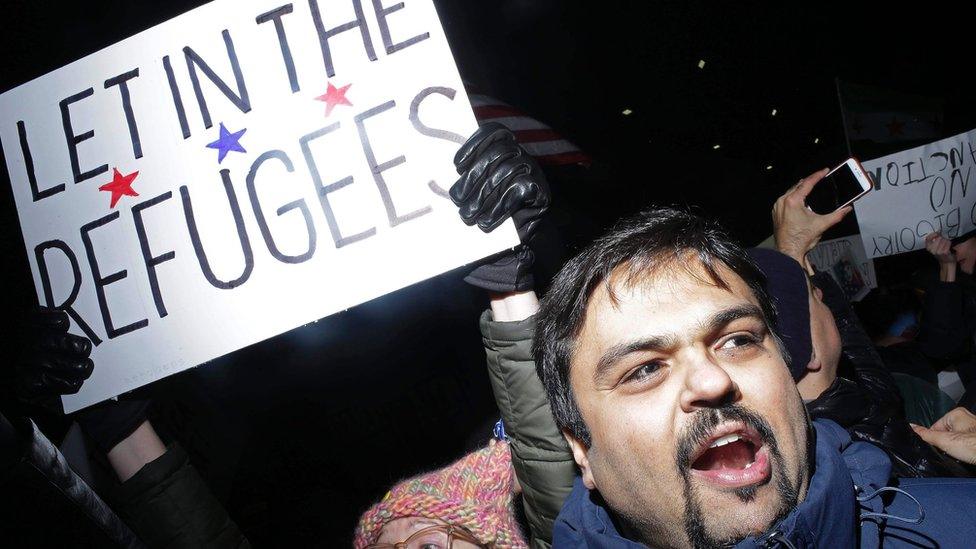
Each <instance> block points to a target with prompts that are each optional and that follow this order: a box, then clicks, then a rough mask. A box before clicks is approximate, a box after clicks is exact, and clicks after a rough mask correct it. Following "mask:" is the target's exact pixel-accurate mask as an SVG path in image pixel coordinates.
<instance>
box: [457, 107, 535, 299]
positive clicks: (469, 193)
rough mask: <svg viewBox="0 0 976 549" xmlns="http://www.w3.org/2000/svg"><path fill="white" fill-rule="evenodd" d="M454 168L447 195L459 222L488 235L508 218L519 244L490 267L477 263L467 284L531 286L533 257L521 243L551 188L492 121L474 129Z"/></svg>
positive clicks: (510, 288) (508, 288)
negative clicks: (454, 180)
mask: <svg viewBox="0 0 976 549" xmlns="http://www.w3.org/2000/svg"><path fill="white" fill-rule="evenodd" d="M454 165H455V166H456V167H457V170H458V174H460V175H461V177H460V178H459V179H458V180H457V182H456V183H455V184H454V185H453V186H452V187H451V190H450V196H451V200H452V201H453V202H454V204H455V205H457V206H458V210H459V212H458V213H459V214H460V215H461V220H462V221H464V223H465V224H467V225H469V226H470V225H474V224H477V225H478V228H480V229H481V230H482V231H484V232H486V233H487V232H491V231H492V230H494V229H495V228H496V227H498V226H499V225H501V224H502V222H504V221H505V220H506V219H508V218H509V217H511V218H512V220H513V221H514V222H515V229H516V230H517V231H518V235H519V238H520V239H521V240H522V244H523V245H522V246H520V247H518V248H516V249H515V250H514V251H513V252H507V253H505V254H504V255H503V256H501V257H499V258H497V259H496V261H495V262H494V263H489V264H485V265H481V266H480V267H478V268H476V269H475V270H474V271H472V272H471V274H469V275H468V276H467V277H465V279H464V280H465V282H468V283H469V284H472V285H474V286H477V287H479V288H484V289H486V290H489V291H492V292H502V293H504V292H515V291H524V290H528V289H530V288H532V285H533V279H532V273H531V267H532V263H533V261H534V259H535V257H534V256H533V254H532V251H531V250H530V249H529V248H528V247H527V246H526V245H525V244H527V243H528V242H529V240H531V238H532V235H533V234H534V233H535V231H536V229H537V227H538V224H539V220H540V219H541V218H542V215H543V214H544V213H545V212H546V210H547V209H548V208H549V201H550V195H549V185H548V184H547V183H546V178H545V175H543V173H542V169H541V168H539V165H538V164H536V162H535V159H533V158H532V156H531V155H529V153H527V152H526V151H525V149H523V148H522V147H521V146H519V144H518V143H517V142H516V141H515V135H514V134H512V132H511V131H509V129H508V128H506V127H505V126H503V125H501V124H498V123H495V122H490V123H488V124H485V125H484V126H481V127H480V128H478V130H477V131H476V132H474V134H473V135H472V136H471V138H469V139H468V140H467V141H466V142H465V143H464V145H462V146H461V149H460V150H458V152H457V155H455V156H454Z"/></svg>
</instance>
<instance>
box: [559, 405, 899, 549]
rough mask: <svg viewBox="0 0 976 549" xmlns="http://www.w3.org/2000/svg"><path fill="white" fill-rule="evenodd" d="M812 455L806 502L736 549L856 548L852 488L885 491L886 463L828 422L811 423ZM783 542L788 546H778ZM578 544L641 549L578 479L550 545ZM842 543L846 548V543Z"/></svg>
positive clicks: (874, 450) (884, 458)
mask: <svg viewBox="0 0 976 549" xmlns="http://www.w3.org/2000/svg"><path fill="white" fill-rule="evenodd" d="M814 429H815V432H816V450H815V464H814V473H813V475H812V477H811V479H810V486H809V488H808V489H807V496H806V498H805V499H804V500H803V502H802V503H801V504H800V505H798V506H797V508H796V509H794V510H793V512H791V513H790V514H789V515H787V517H786V518H784V519H783V520H781V521H780V522H779V523H777V524H776V526H774V527H773V528H772V529H770V530H769V531H768V532H767V533H765V534H764V535H762V536H755V537H749V538H746V539H744V540H742V541H741V542H739V543H738V544H737V545H736V547H742V548H749V547H776V546H777V543H778V544H781V545H783V546H785V547H789V544H792V545H793V546H794V547H796V548H798V549H799V548H801V547H814V546H816V545H817V543H816V540H818V539H820V540H825V539H829V540H831V544H835V543H836V546H838V547H854V546H856V545H857V536H858V524H857V516H858V510H857V500H856V499H855V491H854V485H855V484H857V485H858V486H861V487H863V488H868V487H874V488H878V487H881V486H884V485H885V484H886V481H887V479H888V474H889V472H890V462H889V461H888V459H887V456H885V454H884V452H883V451H881V450H880V449H878V448H876V447H874V446H872V445H870V444H868V443H863V442H853V443H852V442H851V438H850V435H848V433H847V431H846V430H844V429H843V428H842V427H840V426H839V425H837V424H836V423H834V422H832V421H828V420H817V421H815V422H814ZM783 538H785V539H786V540H788V541H789V544H787V543H784V542H783V541H781V540H782V539H783ZM560 539H561V540H562V541H563V542H564V543H565V542H570V541H576V542H577V543H578V544H580V545H585V546H587V547H621V548H628V549H629V548H631V547H643V546H642V545H640V544H638V543H636V542H633V541H630V540H627V539H625V538H624V537H623V536H622V535H621V534H620V532H619V531H618V530H617V527H616V525H615V524H614V521H613V520H612V519H611V516H610V514H609V512H608V510H607V508H606V506H605V504H604V503H603V501H602V499H600V497H599V495H598V494H595V493H592V492H590V491H589V490H587V489H586V488H585V487H584V486H583V483H582V481H581V480H580V479H579V478H577V479H576V482H575V485H574V486H573V492H572V493H571V494H570V496H569V498H568V499H567V500H566V504H565V505H564V506H563V509H562V512H561V513H560V515H559V518H558V519H557V521H556V526H555V532H554V541H557V540H560ZM845 540H846V542H845Z"/></svg>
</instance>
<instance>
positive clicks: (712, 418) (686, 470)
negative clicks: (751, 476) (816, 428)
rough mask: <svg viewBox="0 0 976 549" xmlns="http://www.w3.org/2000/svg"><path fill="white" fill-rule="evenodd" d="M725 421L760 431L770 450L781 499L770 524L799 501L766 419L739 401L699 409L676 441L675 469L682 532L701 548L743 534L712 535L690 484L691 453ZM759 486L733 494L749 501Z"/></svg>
mask: <svg viewBox="0 0 976 549" xmlns="http://www.w3.org/2000/svg"><path fill="white" fill-rule="evenodd" d="M728 420H738V421H741V422H743V423H745V424H746V425H749V426H750V427H752V428H753V429H755V430H756V432H758V433H759V437H760V439H761V440H762V443H763V445H764V446H766V447H767V448H768V449H769V456H770V458H771V466H772V468H773V474H774V475H773V476H775V477H776V479H777V480H776V491H777V493H778V494H779V497H780V501H781V502H782V505H781V506H780V508H779V509H778V510H777V512H776V517H775V518H774V519H773V521H772V522H771V523H770V524H769V526H772V525H773V524H776V523H777V522H779V521H780V520H782V519H783V518H784V517H786V515H788V514H789V513H790V512H791V511H792V510H793V509H794V508H795V507H796V505H797V503H798V501H799V497H800V496H799V489H800V487H799V484H796V485H794V484H793V483H791V482H790V481H789V478H788V476H787V474H786V465H785V462H784V460H783V455H782V454H781V453H780V451H779V447H778V446H777V444H776V438H775V437H774V436H773V431H772V428H771V427H770V426H769V424H768V423H766V420H764V419H763V418H762V417H760V416H759V415H758V414H756V413H754V412H752V411H750V410H747V409H746V408H744V407H742V406H739V405H738V404H729V405H727V406H723V407H721V408H708V409H703V410H699V411H698V413H697V414H696V415H695V417H694V418H692V420H691V423H690V426H689V427H688V428H687V429H686V430H685V432H684V433H683V436H681V438H680V440H679V442H678V448H677V452H676V453H677V455H676V461H675V463H676V464H677V466H678V472H679V473H680V474H681V478H682V480H683V481H684V496H685V534H686V535H687V536H688V539H689V540H690V541H691V544H692V545H693V546H694V547H699V548H703V549H708V548H720V547H728V546H731V545H734V544H735V543H737V542H739V541H741V539H742V537H745V536H741V537H738V538H736V537H732V538H726V539H717V538H715V537H713V536H712V535H711V533H710V532H708V530H707V528H706V526H705V521H704V517H703V514H702V509H701V502H700V501H699V500H698V497H697V494H696V493H695V491H694V489H693V487H692V485H691V478H690V476H691V463H690V462H689V461H690V459H691V454H692V453H693V452H694V451H695V449H697V448H698V447H699V446H700V445H701V444H702V442H704V441H705V440H706V439H707V438H708V433H709V432H711V431H712V430H713V429H714V428H715V427H716V426H718V425H719V424H720V423H722V422H724V421H728ZM760 487H761V485H753V486H747V487H744V488H738V489H735V490H733V493H734V494H735V495H736V497H738V498H739V499H740V500H741V501H742V502H743V503H749V502H751V501H752V500H753V499H755V497H756V492H758V490H759V488H760Z"/></svg>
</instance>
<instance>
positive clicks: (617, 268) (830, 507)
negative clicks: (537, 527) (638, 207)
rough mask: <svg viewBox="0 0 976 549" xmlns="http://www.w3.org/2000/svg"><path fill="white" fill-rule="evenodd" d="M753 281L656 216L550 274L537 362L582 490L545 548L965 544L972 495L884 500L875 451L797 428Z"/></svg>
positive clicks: (923, 486) (782, 366)
mask: <svg viewBox="0 0 976 549" xmlns="http://www.w3.org/2000/svg"><path fill="white" fill-rule="evenodd" d="M764 282H765V280H764V278H763V275H762V274H761V272H760V271H759V270H758V269H757V268H756V266H755V265H754V264H753V263H752V262H751V261H750V260H749V258H748V256H747V255H746V254H745V253H744V251H743V250H742V249H741V248H739V247H737V246H735V245H734V244H731V243H730V241H729V239H728V238H727V237H726V236H725V235H724V234H723V233H722V232H721V231H720V230H718V229H717V228H716V227H714V226H713V225H711V224H709V223H708V222H706V221H704V220H702V219H701V218H698V217H695V216H693V215H690V214H687V213H684V212H680V211H675V210H667V209H661V210H651V211H649V212H645V213H643V214H641V215H639V216H637V217H635V218H632V219H630V220H626V221H624V222H622V223H620V224H619V225H618V226H617V227H615V228H614V229H613V230H612V231H611V232H610V233H609V234H608V235H606V236H604V237H603V238H601V239H599V240H597V241H596V242H595V243H594V244H592V245H591V246H590V247H589V248H587V249H586V250H584V251H583V252H582V253H581V254H579V255H578V256H577V257H575V258H574V259H572V260H571V261H570V262H569V263H567V264H566V266H565V267H564V268H563V269H562V270H561V271H560V273H559V274H558V275H557V276H556V278H555V280H554V281H553V284H552V289H551V290H550V292H549V294H548V295H547V296H546V298H545V300H544V302H543V306H542V310H541V312H540V314H539V318H538V326H537V330H536V344H535V345H536V348H535V356H536V364H537V367H538V369H539V374H540V377H541V378H542V380H543V384H544V385H545V387H546V392H547V393H548V398H549V401H550V405H551V407H552V410H553V416H554V417H555V419H556V423H557V425H558V427H559V428H560V429H561V430H562V432H563V434H564V436H565V437H566V439H567V441H568V442H569V445H570V447H571V449H572V452H573V455H574V458H575V461H576V463H577V465H578V466H579V469H580V478H578V479H577V481H576V484H575V486H574V489H573V492H572V493H571V495H570V496H569V498H568V499H567V501H566V503H565V505H564V506H563V509H562V512H561V513H560V516H559V518H558V519H557V521H556V524H555V529H554V539H553V542H554V546H555V547H574V546H577V547H580V546H587V547H611V546H612V547H628V546H636V545H637V543H643V544H646V545H649V546H654V547H661V546H663V547H689V546H695V547H716V546H728V545H732V544H736V543H741V544H742V545H743V546H759V547H771V546H776V545H777V544H781V545H783V546H784V547H791V546H792V547H810V546H817V545H822V546H831V547H845V546H856V545H857V544H858V539H859V538H860V544H861V545H862V546H872V545H878V544H879V543H884V545H886V546H888V545H890V544H892V543H907V544H910V543H912V540H914V541H915V542H921V541H924V542H926V543H930V542H931V541H933V540H935V541H938V542H939V543H941V544H942V546H943V547H947V546H954V545H953V542H954V541H955V542H957V543H962V542H963V541H964V540H967V539H968V540H970V541H971V540H972V539H973V537H972V536H973V535H974V534H976V527H974V525H973V521H972V520H971V517H972V516H976V515H974V513H976V483H974V482H972V481H969V480H956V479H952V480H944V479H943V480H941V481H940V482H941V483H940V484H938V485H936V484H934V483H933V479H904V480H902V483H901V484H900V488H899V489H894V488H890V487H887V484H888V482H889V478H890V476H891V475H890V472H891V465H890V461H888V458H887V456H886V455H885V454H884V452H882V451H881V450H880V449H878V448H876V447H874V446H873V445H870V444H868V443H863V442H852V441H851V439H850V437H849V435H848V434H847V433H846V431H844V430H843V429H841V428H840V427H839V426H837V425H836V424H834V423H832V422H829V421H817V422H816V423H811V422H810V420H809V418H808V416H807V414H806V411H805V408H804V405H803V401H802V399H801V397H800V395H799V393H798V392H797V388H796V385H795V384H794V382H793V378H792V376H791V374H790V371H789V369H788V367H787V366H788V365H787V364H786V361H785V359H784V356H785V354H784V352H783V350H782V344H781V342H780V340H779V338H778V336H777V335H776V332H775V327H776V316H775V311H774V309H773V306H772V305H771V302H770V299H769V297H768V296H767V295H766V292H765V290H764ZM882 492H891V494H885V496H886V497H885V498H882V497H880V496H879V494H881V493H882ZM891 495H893V496H894V497H887V496H891ZM916 503H918V505H916ZM920 508H921V509H920ZM936 509H938V510H937V511H936ZM934 514H935V515H937V516H933V515H934ZM893 521H903V523H899V524H898V530H897V535H887V536H886V533H887V532H888V531H889V529H890V527H889V526H888V522H893ZM950 525H951V526H950ZM896 536H897V537H896ZM966 536H969V537H966Z"/></svg>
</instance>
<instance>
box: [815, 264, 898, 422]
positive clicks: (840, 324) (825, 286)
mask: <svg viewBox="0 0 976 549" xmlns="http://www.w3.org/2000/svg"><path fill="white" fill-rule="evenodd" d="M811 280H812V281H813V284H814V285H816V286H817V287H818V288H820V291H822V292H823V301H824V303H825V304H826V305H827V307H829V308H830V312H831V313H832V314H833V316H834V321H835V322H836V323H837V331H838V332H840V339H841V342H842V344H843V354H844V357H845V358H846V359H847V360H849V361H850V363H851V364H852V365H853V366H854V369H855V371H856V372H857V378H858V379H857V380H856V381H857V383H858V384H859V385H861V386H862V387H863V388H864V389H865V390H867V391H868V392H869V393H871V394H872V396H873V397H874V398H873V400H874V401H876V402H879V403H884V404H885V407H886V408H887V409H888V410H887V411H888V412H889V413H892V414H895V415H896V416H901V417H903V416H904V414H905V412H904V405H903V403H902V400H901V394H900V393H899V392H898V386H897V385H896V384H895V378H893V377H892V376H891V372H889V371H888V368H887V367H886V366H885V365H884V362H883V361H882V360H881V356H880V355H878V351H877V349H875V347H874V342H873V341H871V337H870V336H868V334H867V332H866V331H865V330H864V327H863V326H861V320H860V319H859V318H858V317H857V315H856V314H855V313H854V309H852V308H851V304H850V302H849V301H848V300H847V296H845V295H844V291H843V290H841V289H840V286H838V285H837V282H835V281H834V279H833V277H831V276H830V274H828V273H826V272H819V273H817V274H815V275H814V276H813V277H812V279H811Z"/></svg>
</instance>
